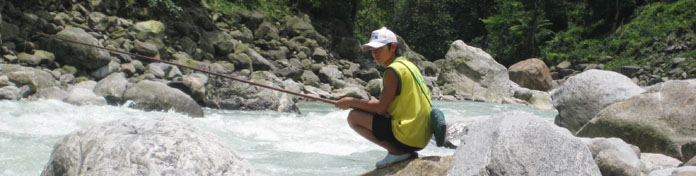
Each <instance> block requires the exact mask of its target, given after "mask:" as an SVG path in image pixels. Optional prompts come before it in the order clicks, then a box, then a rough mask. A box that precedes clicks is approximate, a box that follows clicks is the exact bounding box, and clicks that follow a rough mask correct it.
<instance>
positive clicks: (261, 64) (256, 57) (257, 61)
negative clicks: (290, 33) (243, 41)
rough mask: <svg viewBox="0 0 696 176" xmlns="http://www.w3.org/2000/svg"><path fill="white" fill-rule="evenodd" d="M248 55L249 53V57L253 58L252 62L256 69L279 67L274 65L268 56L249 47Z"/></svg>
mask: <svg viewBox="0 0 696 176" xmlns="http://www.w3.org/2000/svg"><path fill="white" fill-rule="evenodd" d="M246 54H247V55H249V58H250V59H251V64H252V66H253V70H254V71H276V70H277V68H276V67H275V65H273V64H272V63H271V62H270V61H268V60H267V59H266V58H264V57H263V56H261V54H259V53H258V52H256V50H253V49H249V50H247V52H246Z"/></svg>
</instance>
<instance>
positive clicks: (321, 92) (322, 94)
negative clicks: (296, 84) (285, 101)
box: [304, 85, 331, 98]
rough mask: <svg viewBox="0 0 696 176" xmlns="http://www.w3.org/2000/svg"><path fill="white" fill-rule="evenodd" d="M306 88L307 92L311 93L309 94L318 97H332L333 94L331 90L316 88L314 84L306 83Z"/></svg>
mask: <svg viewBox="0 0 696 176" xmlns="http://www.w3.org/2000/svg"><path fill="white" fill-rule="evenodd" d="M304 90H305V91H307V94H309V95H313V96H317V97H321V98H329V97H331V94H330V93H329V92H327V91H324V90H322V89H320V88H316V87H314V86H310V85H305V86H304Z"/></svg>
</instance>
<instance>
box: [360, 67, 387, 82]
mask: <svg viewBox="0 0 696 176" xmlns="http://www.w3.org/2000/svg"><path fill="white" fill-rule="evenodd" d="M357 76H358V78H360V79H362V80H364V81H368V82H369V81H370V80H373V79H381V78H382V75H381V73H379V71H377V69H376V68H370V69H367V70H361V71H358V75H357Z"/></svg>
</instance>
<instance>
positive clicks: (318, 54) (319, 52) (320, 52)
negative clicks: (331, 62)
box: [312, 48, 329, 63]
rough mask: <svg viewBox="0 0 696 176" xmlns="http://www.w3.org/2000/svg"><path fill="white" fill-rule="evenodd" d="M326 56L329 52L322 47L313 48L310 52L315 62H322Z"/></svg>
mask: <svg viewBox="0 0 696 176" xmlns="http://www.w3.org/2000/svg"><path fill="white" fill-rule="evenodd" d="M328 58H329V54H328V53H327V52H326V50H324V49H322V48H315V49H314V52H312V59H313V60H314V61H315V62H317V63H319V62H324V61H326V59H328Z"/></svg>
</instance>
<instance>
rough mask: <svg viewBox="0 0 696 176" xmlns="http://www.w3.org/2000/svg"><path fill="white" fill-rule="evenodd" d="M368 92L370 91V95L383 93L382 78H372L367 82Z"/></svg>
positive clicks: (377, 95)
mask: <svg viewBox="0 0 696 176" xmlns="http://www.w3.org/2000/svg"><path fill="white" fill-rule="evenodd" d="M365 87H366V88H367V92H368V93H370V95H372V96H375V97H379V96H380V95H381V94H382V89H383V88H384V87H383V85H382V79H372V80H370V81H369V82H367V86H365Z"/></svg>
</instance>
